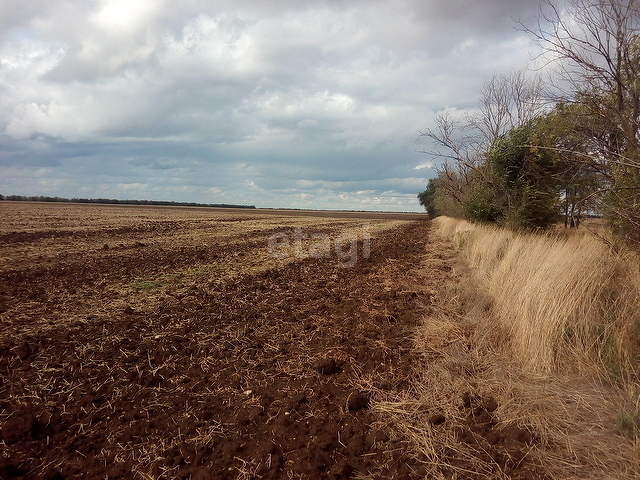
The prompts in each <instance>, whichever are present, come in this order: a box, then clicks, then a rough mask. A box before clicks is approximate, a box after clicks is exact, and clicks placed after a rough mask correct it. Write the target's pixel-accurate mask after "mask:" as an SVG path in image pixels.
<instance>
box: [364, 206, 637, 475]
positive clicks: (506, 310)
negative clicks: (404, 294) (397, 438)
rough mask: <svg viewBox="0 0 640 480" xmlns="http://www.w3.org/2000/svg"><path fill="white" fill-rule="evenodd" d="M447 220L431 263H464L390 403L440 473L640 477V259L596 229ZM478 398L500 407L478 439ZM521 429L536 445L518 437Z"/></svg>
mask: <svg viewBox="0 0 640 480" xmlns="http://www.w3.org/2000/svg"><path fill="white" fill-rule="evenodd" d="M435 225H436V231H437V235H436V238H435V239H434V241H433V250H434V251H436V252H440V254H439V255H438V256H431V257H432V258H429V259H427V260H426V262H427V264H426V265H424V266H423V268H434V267H435V268H439V265H440V264H442V263H445V264H448V265H449V266H451V267H453V269H452V270H451V271H450V272H449V273H448V274H446V273H443V277H444V278H443V279H441V282H443V285H442V287H441V288H440V290H439V292H438V294H437V296H436V298H435V301H434V302H433V304H432V306H431V308H430V310H429V311H428V312H427V315H426V317H425V319H424V323H423V325H422V326H421V327H420V328H419V330H418V331H417V333H416V338H415V344H416V348H417V349H418V351H419V352H420V353H421V355H422V358H423V359H424V363H423V364H422V365H420V367H419V369H420V370H421V372H422V375H421V378H420V379H419V380H418V381H417V382H416V383H415V388H414V390H413V391H411V392H407V393H406V394H405V395H404V396H403V397H397V396H396V397H393V398H391V397H388V398H385V399H384V401H381V402H379V403H377V404H376V405H375V406H376V408H377V409H378V410H379V411H381V412H384V413H386V414H387V415H389V416H390V417H391V418H393V419H394V421H395V425H396V428H397V429H398V432H399V435H403V436H405V437H406V438H408V439H410V441H411V442H412V443H413V445H414V446H415V447H416V452H417V453H418V454H419V455H420V456H422V458H424V459H425V461H426V462H427V463H428V464H429V465H430V466H431V470H432V476H433V478H487V479H507V478H532V479H534V478H558V479H585V478H593V479H603V478H610V479H614V478H615V479H632V478H639V477H640V465H639V464H638V458H640V428H639V427H640V384H639V383H638V354H639V353H640V351H639V350H640V343H639V342H638V337H639V336H640V335H639V334H640V328H639V325H640V298H639V297H640V295H639V293H640V268H639V262H638V258H637V257H635V256H634V255H633V254H632V253H630V252H623V251H620V250H619V251H613V250H612V249H611V248H610V247H608V246H607V245H606V244H605V243H603V242H601V241H600V240H598V239H595V238H593V237H592V236H591V235H587V234H571V235H554V236H534V235H515V234H513V233H511V232H508V231H505V230H499V229H493V228H489V227H484V226H482V227H480V226H476V225H471V224H469V223H466V222H462V221H458V220H454V219H449V218H440V219H437V220H436V221H435ZM447 252H448V253H447ZM456 252H457V254H456ZM446 271H447V269H443V272H446ZM465 393H471V394H472V395H473V396H474V397H475V398H478V399H489V398H490V399H495V402H496V403H497V408H496V409H495V411H494V412H492V420H493V424H492V425H491V428H490V430H491V431H489V432H487V431H486V429H485V432H484V433H481V434H480V435H476V436H477V441H473V442H468V441H463V440H461V436H460V435H459V432H460V431H461V429H467V428H468V426H469V422H470V419H472V418H473V413H470V411H469V409H465V408H464V403H465V400H464V398H463V395H464V394H465ZM479 401H480V402H482V400H479ZM434 415H443V416H444V418H446V421H445V422H444V423H442V424H440V423H438V424H435V425H434V424H433V418H434ZM477 427H478V425H472V426H471V430H474V429H476V430H477ZM513 431H516V432H530V433H531V438H532V441H529V442H524V443H518V442H511V444H509V442H510V440H509V434H508V432H513ZM496 436H497V438H498V439H499V440H498V441H497V443H493V442H495V438H496ZM514 447H515V450H514ZM523 455H524V456H523ZM505 456H506V457H507V460H506V461H505ZM510 466H511V467H510ZM545 475H547V476H546V477H545Z"/></svg>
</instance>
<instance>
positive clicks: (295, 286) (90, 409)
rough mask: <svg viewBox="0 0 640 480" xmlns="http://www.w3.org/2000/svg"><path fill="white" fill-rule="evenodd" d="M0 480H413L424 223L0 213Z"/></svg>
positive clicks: (242, 214)
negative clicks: (399, 429) (393, 399)
mask: <svg viewBox="0 0 640 480" xmlns="http://www.w3.org/2000/svg"><path fill="white" fill-rule="evenodd" d="M0 218H1V219H2V225H1V226H0V326H1V330H0V433H1V438H0V478H16V477H23V478H28V479H35V478H50V479H54V478H55V479H62V478H79V477H83V478H153V479H158V478H166V479H170V478H171V479H172V478H193V479H208V478H274V479H276V478H310V479H315V478H349V477H357V476H358V475H360V476H369V477H371V478H421V477H422V475H423V470H422V466H421V464H420V463H419V462H417V461H415V460H413V459H412V457H411V456H410V455H409V454H408V453H407V452H408V447H407V445H405V443H404V442H403V441H402V439H400V438H397V437H396V436H394V435H393V432H392V429H391V428H390V427H389V425H387V424H386V423H385V420H384V418H381V417H380V416H379V415H378V414H376V413H375V412H374V411H372V409H371V408H370V405H371V403H372V402H374V401H375V394H376V392H381V391H383V392H390V393H393V392H394V391H399V390H402V389H406V388H409V387H410V384H411V378H412V375H413V374H414V372H413V370H412V368H413V365H414V364H415V361H416V359H415V358H414V357H413V355H414V354H413V353H412V348H411V346H412V344H411V332H412V329H413V328H414V326H415V325H416V324H417V322H418V321H419V319H420V312H421V308H422V306H423V305H424V304H425V303H428V300H429V299H428V295H427V293H426V292H424V291H422V290H421V289H420V288H418V287H416V283H417V282H416V281H415V279H413V278H412V275H411V273H410V272H411V270H412V269H414V268H415V266H416V265H417V264H419V263H420V258H421V256H422V255H424V252H425V251H426V249H427V244H428V230H429V223H428V222H426V221H423V220H420V219H421V218H422V217H421V216H413V217H412V216H405V217H402V216H394V215H365V214H345V215H339V214H328V213H324V214H320V213H317V214H312V213H308V212H299V213H296V214H292V213H291V212H278V211H266V212H265V211H233V210H215V209H187V208H158V207H124V206H98V205H89V206H81V205H56V204H30V203H11V202H0Z"/></svg>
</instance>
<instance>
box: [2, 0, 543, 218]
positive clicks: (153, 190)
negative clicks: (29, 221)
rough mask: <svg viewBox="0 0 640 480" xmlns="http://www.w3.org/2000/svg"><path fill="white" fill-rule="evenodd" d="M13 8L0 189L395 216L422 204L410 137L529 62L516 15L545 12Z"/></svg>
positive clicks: (89, 5)
mask: <svg viewBox="0 0 640 480" xmlns="http://www.w3.org/2000/svg"><path fill="white" fill-rule="evenodd" d="M16 5H17V4H16V3H15V2H11V1H7V0H0V19H2V20H0V62H1V63H0V193H18V194H41V193H42V194H56V195H63V196H113V197H127V198H134V197H135V198H155V199H170V200H188V201H203V202H209V201H226V202H246V203H251V204H258V205H264V206H285V207H296V206H305V207H310V208H311V207H317V208H358V209H387V210H389V209H396V210H418V209H419V206H418V204H417V202H416V200H415V194H416V193H417V192H418V191H419V190H420V189H422V188H423V186H424V184H426V181H427V178H428V177H429V176H432V175H433V171H432V170H431V169H430V168H429V167H428V165H427V163H426V162H428V160H429V159H426V158H425V157H424V156H423V155H421V154H419V153H418V152H417V150H419V148H420V147H419V146H418V145H416V144H415V139H416V137H417V133H418V130H419V129H424V128H426V127H428V126H429V125H430V122H431V119H432V117H433V114H434V112H436V111H437V110H440V109H441V108H444V107H451V108H457V109H460V110H464V109H470V108H473V106H474V104H475V102H476V100H477V96H478V92H479V88H480V85H481V84H482V81H483V80H484V79H486V78H489V77H490V76H491V75H492V74H494V73H499V72H507V71H509V70H511V69H513V68H517V67H520V66H522V65H524V64H526V63H527V61H528V58H529V57H528V55H529V51H530V49H531V48H532V45H531V43H530V42H529V40H528V39H526V38H525V37H524V36H523V35H522V33H521V32H518V31H516V30H515V29H514V25H515V24H514V22H513V21H512V18H515V17H521V18H523V19H530V18H532V16H534V15H535V12H536V11H537V2H529V1H524V0H520V1H516V2H514V1H507V0H479V1H474V2H468V1H462V0H453V1H448V2H440V1H436V0H431V1H419V0H405V1H395V2H387V1H375V0H374V1H356V2H346V1H337V0H336V1H324V2H318V1H308V2H287V4H286V5H285V6H283V2H280V1H275V0H268V1H259V2H258V1H255V0H253V1H250V0H236V1H217V2H210V1H204V0H202V1H199V0H189V1H182V2H178V3H176V2H168V1H162V0H157V1H156V0H141V1H137V2H129V1H124V0H102V1H98V2H85V1H81V0H75V1H73V0H70V1H67V2H49V1H37V0H32V1H30V2H27V5H24V6H23V5H22V4H21V6H20V8H18V7H17V6H16ZM420 165H422V168H419V169H416V168H415V167H416V166H420ZM425 165H426V166H425ZM92 192H93V193H92ZM223 197H224V198H223Z"/></svg>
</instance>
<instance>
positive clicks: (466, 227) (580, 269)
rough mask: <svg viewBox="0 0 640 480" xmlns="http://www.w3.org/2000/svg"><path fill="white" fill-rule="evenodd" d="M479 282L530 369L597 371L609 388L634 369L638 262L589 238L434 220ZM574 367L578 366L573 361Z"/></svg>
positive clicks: (639, 314) (638, 332) (639, 316)
mask: <svg viewBox="0 0 640 480" xmlns="http://www.w3.org/2000/svg"><path fill="white" fill-rule="evenodd" d="M435 223H436V225H437V228H438V229H439V231H440V234H441V235H444V236H445V237H448V238H452V239H454V242H455V245H457V247H458V248H459V249H460V251H461V252H462V254H463V255H464V256H465V257H466V259H467V260H468V262H469V264H470V266H471V267H472V268H474V269H475V270H476V273H477V274H478V275H479V276H480V279H481V282H482V283H483V284H484V285H483V286H484V287H485V288H486V290H487V291H488V292H489V294H490V295H491V296H492V298H493V301H494V306H493V312H492V313H493V317H494V318H495V319H497V320H498V321H499V322H500V324H501V325H502V326H503V327H504V328H505V329H506V331H507V333H508V337H509V341H510V343H511V346H512V348H513V350H514V355H515V358H518V359H519V360H521V361H522V362H524V363H525V364H526V366H527V367H529V368H531V369H532V370H543V371H544V370H546V371H550V370H553V369H555V368H557V367H558V366H559V365H560V364H564V365H566V362H567V361H571V363H572V365H575V366H577V367H578V368H580V367H585V366H587V365H588V368H593V366H594V364H597V366H600V367H601V368H602V369H603V371H604V372H606V373H607V374H608V375H610V376H612V377H614V379H615V380H616V381H623V382H625V381H632V380H633V379H634V378H637V375H638V367H639V366H640V341H639V339H640V259H639V258H638V256H637V255H636V254H634V253H632V252H628V251H623V250H620V249H618V250H614V249H612V248H611V247H610V246H609V245H607V244H605V243H604V242H602V241H601V240H599V239H597V238H595V237H594V236H592V235H588V234H582V235H571V236H545V235H534V234H515V233H513V232H511V231H508V230H504V229H498V228H493V227H490V226H481V225H474V224H470V223H468V222H465V221H461V220H456V219H452V218H443V217H441V218H438V219H436V220H435ZM575 360H578V361H577V362H576V361H575Z"/></svg>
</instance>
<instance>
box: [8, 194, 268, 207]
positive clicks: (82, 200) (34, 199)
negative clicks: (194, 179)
mask: <svg viewBox="0 0 640 480" xmlns="http://www.w3.org/2000/svg"><path fill="white" fill-rule="evenodd" d="M0 200H8V201H12V202H66V203H103V204H108V205H109V204H113V205H160V206H172V207H217V208H256V207H255V205H232V204H226V203H195V202H171V201H164V200H117V199H114V198H62V197H47V196H43V195H37V196H25V195H1V194H0Z"/></svg>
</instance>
